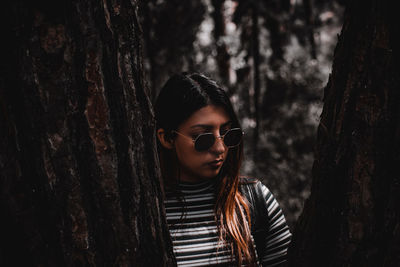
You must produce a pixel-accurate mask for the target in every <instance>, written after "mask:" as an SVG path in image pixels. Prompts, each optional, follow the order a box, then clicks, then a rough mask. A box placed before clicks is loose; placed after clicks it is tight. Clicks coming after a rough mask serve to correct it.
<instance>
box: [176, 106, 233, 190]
mask: <svg viewBox="0 0 400 267" xmlns="http://www.w3.org/2000/svg"><path fill="white" fill-rule="evenodd" d="M231 124H232V123H231V120H230V118H229V116H228V114H227V113H226V111H225V110H224V109H223V108H222V107H217V106H214V105H208V106H206V107H203V108H201V109H199V110H198V111H196V112H195V113H193V114H192V116H190V117H189V118H188V119H187V120H186V121H184V122H183V123H182V124H181V125H180V126H179V128H178V129H177V132H179V133H180V134H183V135H185V136H188V137H190V138H187V137H185V136H182V135H179V134H177V135H176V137H175V139H174V148H175V152H176V155H177V158H178V163H179V168H180V174H181V177H180V178H181V180H182V181H187V182H198V181H202V180H204V179H209V178H213V177H215V176H216V175H217V174H218V173H219V171H220V170H221V167H222V165H223V163H224V161H225V160H226V157H227V155H228V148H227V147H226V146H225V144H224V142H223V140H221V139H220V138H216V140H215V143H214V144H213V146H212V147H211V148H209V149H208V150H206V151H201V152H199V151H197V150H195V148H194V142H193V141H192V140H191V139H195V138H196V137H197V136H198V135H199V134H202V133H212V134H214V136H220V135H222V134H223V133H224V132H226V131H227V130H229V129H230V128H231Z"/></svg>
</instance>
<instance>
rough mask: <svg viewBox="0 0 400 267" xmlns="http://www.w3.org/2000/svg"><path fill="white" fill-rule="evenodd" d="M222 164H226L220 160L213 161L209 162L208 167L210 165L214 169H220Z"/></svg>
mask: <svg viewBox="0 0 400 267" xmlns="http://www.w3.org/2000/svg"><path fill="white" fill-rule="evenodd" d="M222 163H224V160H223V159H218V160H213V161H211V162H209V163H208V165H210V166H212V167H219V166H221V165H222Z"/></svg>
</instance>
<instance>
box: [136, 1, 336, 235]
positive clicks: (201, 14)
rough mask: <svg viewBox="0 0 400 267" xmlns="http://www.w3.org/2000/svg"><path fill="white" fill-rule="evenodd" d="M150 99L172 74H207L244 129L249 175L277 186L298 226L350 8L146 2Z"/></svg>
mask: <svg viewBox="0 0 400 267" xmlns="http://www.w3.org/2000/svg"><path fill="white" fill-rule="evenodd" d="M140 9H141V10H140V11H139V12H138V14H139V15H140V16H141V17H140V20H141V25H142V29H143V33H144V39H145V40H144V42H145V43H144V52H145V54H144V58H145V68H146V75H147V81H148V82H149V88H150V90H151V91H150V92H149V94H150V96H151V98H152V100H153V101H154V99H155V97H156V96H157V94H158V91H159V90H160V88H161V87H162V85H163V84H164V83H165V81H166V80H167V79H168V77H169V76H170V75H171V74H173V73H179V72H184V71H185V72H202V73H204V74H206V75H208V76H211V77H212V78H213V79H215V80H217V81H219V83H220V85H222V86H223V87H224V88H225V89H226V90H227V92H228V94H229V96H230V97H231V100H232V103H233V105H234V107H235V108H236V111H237V113H238V115H239V118H240V120H241V122H242V127H243V129H244V131H245V133H246V134H245V160H244V164H243V166H242V175H246V176H250V177H257V178H259V179H261V180H263V182H264V183H265V184H266V185H267V186H268V187H269V188H270V190H271V191H272V192H273V193H274V195H275V197H276V198H277V199H278V201H279V203H280V204H281V207H282V208H283V210H284V213H285V215H286V218H287V220H288V223H289V225H290V227H291V228H292V229H293V226H294V223H295V221H296V219H297V217H298V216H299V215H300V213H301V211H302V207H303V203H304V201H305V199H306V198H307V197H308V195H309V192H310V186H311V170H312V164H313V159H314V158H313V148H314V141H315V139H316V129H317V126H318V123H319V115H320V112H321V109H322V97H323V89H324V86H325V85H326V83H327V81H328V77H329V74H330V72H331V67H332V59H333V52H334V48H335V45H336V43H337V36H338V34H339V33H340V30H341V27H342V19H343V12H344V7H343V3H341V1H325V0H269V1H256V0H249V1H232V0H226V1H224V0H203V1H179V0H168V1H166V0H148V1H141V6H140Z"/></svg>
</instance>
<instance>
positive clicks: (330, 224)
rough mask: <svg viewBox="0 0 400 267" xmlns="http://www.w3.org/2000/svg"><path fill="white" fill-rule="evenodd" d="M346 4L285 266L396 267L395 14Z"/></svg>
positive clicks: (373, 2) (399, 131)
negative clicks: (305, 194) (306, 191)
mask: <svg viewBox="0 0 400 267" xmlns="http://www.w3.org/2000/svg"><path fill="white" fill-rule="evenodd" d="M347 5H348V6H347V10H346V13H345V21H344V26H343V29H342V33H341V35H340V38H339V42H338V45H337V47H336V50H335V56H334V64H333V71H332V75H331V77H330V79H329V82H328V85H327V86H326V88H325V96H324V108H323V112H322V115H321V122H320V126H319V130H318V141H317V145H316V154H315V162H314V167H313V183H312V189H311V196H310V198H309V199H308V200H307V202H306V204H305V207H304V211H303V213H302V215H301V216H300V219H299V221H298V224H297V227H296V229H295V232H294V238H293V242H292V247H291V249H290V251H289V254H290V257H291V259H290V260H291V266H398V264H399V262H400V169H399V166H400V154H399V151H400V90H399V87H400V78H399V72H400V67H399V52H400V51H399V48H400V46H399V43H398V42H397V39H398V33H399V28H400V27H399V23H398V22H397V20H396V16H397V14H395V13H396V12H397V11H396V8H395V7H394V2H389V1H377V0H368V1H348V2H347Z"/></svg>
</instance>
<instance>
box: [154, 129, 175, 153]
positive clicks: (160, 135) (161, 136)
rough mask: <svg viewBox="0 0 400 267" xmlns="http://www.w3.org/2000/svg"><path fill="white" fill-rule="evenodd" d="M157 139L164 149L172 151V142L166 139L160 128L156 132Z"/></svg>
mask: <svg viewBox="0 0 400 267" xmlns="http://www.w3.org/2000/svg"><path fill="white" fill-rule="evenodd" d="M157 138H158V140H159V141H160V143H161V145H162V146H163V147H164V148H166V149H172V148H173V147H174V142H173V140H172V139H170V138H168V136H166V133H165V131H164V129H162V128H160V129H158V130H157Z"/></svg>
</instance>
